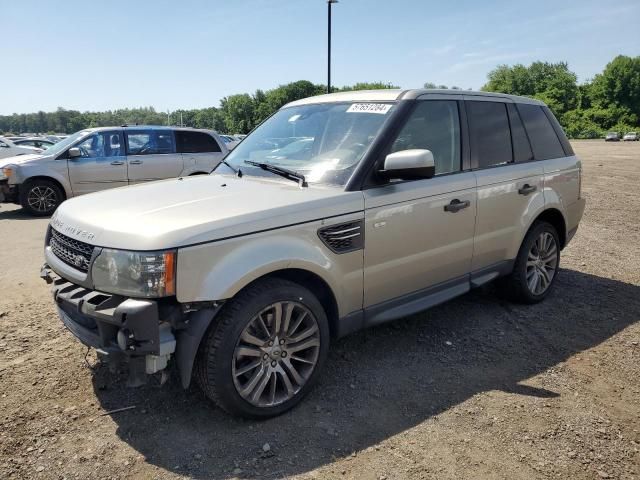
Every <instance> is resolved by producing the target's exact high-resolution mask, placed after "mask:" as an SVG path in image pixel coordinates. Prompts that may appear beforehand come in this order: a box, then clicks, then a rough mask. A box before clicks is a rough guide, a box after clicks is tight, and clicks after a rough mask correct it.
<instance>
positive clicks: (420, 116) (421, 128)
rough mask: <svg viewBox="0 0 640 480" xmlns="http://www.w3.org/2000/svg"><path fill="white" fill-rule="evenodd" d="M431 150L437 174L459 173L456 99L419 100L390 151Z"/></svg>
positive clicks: (458, 125)
mask: <svg viewBox="0 0 640 480" xmlns="http://www.w3.org/2000/svg"><path fill="white" fill-rule="evenodd" d="M410 149H426V150H431V153H433V159H434V161H435V165H436V175H442V174H444V173H453V172H459V171H460V170H461V165H460V158H461V157H460V120H459V116H458V103H457V102H456V101H455V100H424V101H421V102H419V103H418V105H417V106H416V107H415V109H414V111H413V112H412V113H411V116H410V117H409V119H408V120H407V123H405V125H404V127H402V130H401V132H400V134H399V135H398V137H397V138H396V140H395V142H393V145H392V146H391V150H390V152H389V153H393V152H399V151H401V150H410Z"/></svg>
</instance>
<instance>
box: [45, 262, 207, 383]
mask: <svg viewBox="0 0 640 480" xmlns="http://www.w3.org/2000/svg"><path fill="white" fill-rule="evenodd" d="M40 276H41V278H43V279H44V280H45V281H47V283H49V284H51V289H52V294H53V298H54V301H55V303H56V307H57V309H58V314H59V316H60V319H61V320H62V323H64V325H65V326H66V327H67V329H68V330H69V331H70V332H71V333H72V334H73V335H74V336H75V337H76V338H77V339H78V340H80V342H82V343H83V344H84V345H86V346H88V347H92V348H95V349H96V352H97V354H98V357H99V358H100V359H101V360H102V361H104V362H106V363H108V364H110V365H112V366H118V365H120V364H128V368H129V374H130V377H129V383H130V384H132V385H139V384H142V383H144V382H145V374H154V373H157V372H160V371H163V370H164V369H165V368H166V367H167V365H168V363H169V360H170V359H171V357H172V356H175V357H176V362H177V364H178V369H179V371H180V376H181V379H182V384H183V386H184V387H185V388H186V387H187V386H188V385H189V383H190V378H191V370H192V367H193V361H194V359H195V355H196V353H197V349H198V345H199V343H200V340H201V338H202V336H203V335H204V332H205V331H206V328H207V327H208V325H209V323H210V322H211V320H212V319H213V316H214V315H215V313H216V312H217V310H218V308H217V307H214V308H206V309H202V310H200V311H196V312H190V313H184V312H183V311H182V309H181V308H180V305H179V304H178V303H177V302H176V301H175V300H173V299H159V300H147V299H134V298H127V297H123V296H120V295H112V294H108V293H103V292H98V291H95V290H91V289H88V288H85V287H82V286H79V285H76V284H74V283H72V282H69V281H68V280H66V279H64V278H62V277H60V276H59V275H57V274H56V273H55V272H54V271H53V270H51V268H50V267H49V266H48V265H47V264H45V265H44V266H43V267H42V269H41V272H40Z"/></svg>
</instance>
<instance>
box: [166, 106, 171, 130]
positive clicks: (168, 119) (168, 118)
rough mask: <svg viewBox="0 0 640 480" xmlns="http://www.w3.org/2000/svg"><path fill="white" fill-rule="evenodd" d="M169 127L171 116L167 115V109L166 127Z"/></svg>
mask: <svg viewBox="0 0 640 480" xmlns="http://www.w3.org/2000/svg"><path fill="white" fill-rule="evenodd" d="M170 126H171V115H170V114H169V109H168V108H167V127H170Z"/></svg>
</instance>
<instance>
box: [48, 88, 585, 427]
mask: <svg viewBox="0 0 640 480" xmlns="http://www.w3.org/2000/svg"><path fill="white" fill-rule="evenodd" d="M274 137H275V138H274ZM303 139H304V140H305V141H304V142H303V143H304V144H307V143H312V148H311V150H310V152H309V151H308V150H307V149H306V147H303V148H293V149H291V150H290V151H289V152H288V153H285V154H282V155H280V156H278V158H268V157H269V155H271V153H272V152H271V151H270V150H265V149H264V148H263V147H264V146H265V145H269V144H274V143H278V144H281V145H282V149H283V150H284V149H286V148H287V146H286V145H287V144H289V145H290V144H291V143H292V141H297V142H300V141H301V140H303ZM287 140H288V141H287ZM299 146H300V145H298V146H297V147H299ZM281 153H282V152H281ZM301 155H302V156H301ZM250 159H252V160H250ZM240 174H241V175H240ZM581 179H582V166H581V162H580V160H579V159H578V158H577V157H576V155H575V154H574V152H573V150H572V148H571V145H570V144H569V141H568V140H567V138H566V136H565V135H564V133H563V131H562V128H561V127H560V125H559V124H558V122H557V120H556V119H555V117H554V116H553V114H552V113H551V111H550V110H549V109H548V108H547V107H546V105H544V103H542V102H540V101H538V100H535V99H532V98H523V97H516V96H510V95H501V94H490V93H486V92H469V91H455V90H452V91H446V92H443V91H441V90H376V91H362V92H343V93H335V94H329V95H323V96H320V97H316V98H308V99H303V100H299V101H295V102H292V103H290V104H288V105H285V106H284V107H283V108H282V109H280V110H279V111H278V112H276V113H275V114H274V115H272V116H271V117H269V118H268V119H267V120H266V121H265V122H264V123H263V124H261V125H260V126H259V127H258V128H256V129H255V130H254V131H253V132H252V133H251V134H250V135H249V136H248V137H247V138H246V139H245V140H243V141H242V143H240V144H239V145H238V147H236V149H235V150H233V151H232V152H231V153H229V155H228V156H227V157H226V158H225V161H224V162H222V163H220V164H219V165H218V167H217V168H216V170H215V171H214V173H213V174H212V175H209V176H206V177H200V178H198V177H196V178H185V179H183V180H171V181H166V182H158V183H155V184H151V185H142V186H138V187H133V188H128V189H121V190H119V191H110V192H109V191H107V192H100V193H97V194H95V195H89V196H87V197H85V198H77V199H72V200H70V201H68V202H65V203H64V204H62V205H61V206H60V208H59V209H58V210H57V211H56V213H55V216H54V217H53V218H52V219H51V222H50V224H49V228H48V231H47V235H46V239H45V244H44V255H45V261H46V264H45V265H44V266H43V268H42V271H41V276H42V277H43V278H44V279H45V280H47V281H48V282H49V283H50V284H51V286H52V293H53V298H54V299H55V306H56V308H57V309H58V314H59V316H60V319H61V321H62V322H63V323H64V325H66V327H67V328H68V329H69V331H70V332H71V333H72V334H73V335H75V336H76V337H77V338H78V339H79V341H81V342H82V343H84V344H85V345H87V346H90V347H93V348H95V349H97V352H98V355H99V356H100V359H101V360H102V361H103V362H105V363H110V364H111V365H112V366H113V367H114V368H118V367H119V365H122V366H124V365H125V364H126V365H127V366H128V367H129V369H130V370H129V371H130V374H131V380H132V382H134V381H137V382H141V381H142V382H143V381H144V374H156V373H161V374H162V373H166V372H164V369H165V368H167V367H169V366H170V365H171V366H174V365H175V367H176V371H177V372H178V373H179V375H180V379H181V382H182V385H183V386H184V387H185V388H187V387H188V386H189V384H190V383H191V381H192V378H193V379H194V380H195V381H197V382H198V384H199V385H200V387H201V388H202V390H203V391H204V393H205V395H207V396H208V397H209V398H210V399H211V400H213V401H214V402H216V403H217V404H218V405H220V406H221V407H222V408H223V409H225V410H226V411H228V412H231V413H233V414H236V415H243V416H247V417H254V418H255V417H261V418H264V417H271V416H274V415H279V414H281V413H283V412H285V411H286V410H288V409H290V408H292V407H293V406H294V405H296V404H297V403H298V402H299V401H300V400H301V399H302V398H303V397H304V395H305V394H306V393H308V392H309V391H310V389H311V388H312V386H313V384H314V382H315V381H316V380H317V378H318V376H319V372H320V370H321V368H322V365H323V363H324V361H325V359H326V358H327V352H328V349H329V345H330V343H331V342H332V340H333V339H335V338H339V337H341V336H344V335H346V334H349V333H351V332H354V331H357V330H359V329H362V328H365V327H369V326H373V325H379V324H381V323H384V322H388V321H392V320H396V319H399V318H403V317H407V316H409V315H413V314H415V313H417V312H420V311H422V310H425V309H427V308H430V307H432V306H434V305H437V304H439V303H442V302H444V301H447V300H449V299H452V298H454V297H457V296H459V295H462V294H464V293H466V292H468V291H470V290H471V289H472V288H476V287H480V286H481V285H484V284H487V283H488V282H491V281H493V280H500V285H499V290H500V292H502V293H504V294H505V295H508V296H510V297H511V298H512V299H514V300H516V301H518V302H522V303H537V302H540V301H542V300H543V299H544V298H546V297H547V295H548V294H549V293H550V292H551V291H552V290H553V288H554V284H555V283H556V279H557V277H558V274H560V275H562V273H561V272H560V269H559V266H560V265H559V262H560V252H561V250H562V249H563V248H564V247H565V246H566V245H567V244H568V243H569V242H570V241H571V239H572V237H573V235H574V234H575V233H576V230H577V228H578V224H579V222H580V219H581V217H582V214H583V211H584V207H585V200H584V198H583V196H582V192H581V184H582V181H581ZM569 280H570V279H569ZM541 311H542V310H541ZM389 348H399V346H398V345H396V346H394V347H389ZM379 350H380V355H381V356H382V357H384V350H385V347H384V346H381V348H380V349H379ZM470 361H471V362H473V361H474V360H473V359H470ZM488 373H489V374H492V372H488ZM354 374H355V373H354ZM367 381H368V379H366V378H363V379H361V382H360V383H365V382H367ZM479 381H482V380H479ZM364 388H365V390H368V388H367V387H364ZM393 388H412V386H411V385H410V384H409V383H407V384H406V385H402V386H400V387H398V385H395V384H394V385H393ZM123 401H124V399H123ZM186 407H187V408H188V406H186ZM169 408H185V405H179V406H175V405H173V406H170V407H169Z"/></svg>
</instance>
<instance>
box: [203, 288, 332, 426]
mask: <svg viewBox="0 0 640 480" xmlns="http://www.w3.org/2000/svg"><path fill="white" fill-rule="evenodd" d="M328 348H329V327H328V321H327V316H326V314H325V312H324V309H323V308H322V305H321V304H320V302H319V301H318V299H317V298H316V297H315V296H314V295H313V294H312V293H311V292H310V291H309V290H307V289H306V288H304V287H302V286H300V285H298V284H296V283H293V282H290V281H288V280H283V279H278V278H269V279H265V280H260V281H258V282H256V283H255V284H253V285H251V286H249V287H248V288H247V289H245V290H243V291H241V292H240V293H239V294H238V295H237V296H236V297H234V298H233V299H232V300H230V301H229V302H228V303H227V304H226V305H225V306H224V307H223V310H222V311H221V312H220V316H219V317H218V318H217V319H216V323H215V324H214V325H212V327H211V328H210V330H209V332H208V333H207V335H206V337H205V339H204V341H203V343H202V345H201V347H200V351H199V354H198V359H197V365H196V375H197V381H198V383H199V384H200V387H201V388H202V390H203V391H204V393H205V395H207V397H209V398H210V399H212V400H213V401H215V402H216V403H217V404H218V405H219V406H220V407H222V408H223V409H224V410H226V411H227V412H229V413H232V414H235V415H240V416H244V417H251V418H266V417H272V416H276V415H279V414H281V413H283V412H285V411H287V410H289V409H290V408H292V407H294V406H295V405H296V404H297V403H298V402H300V400H302V398H303V397H304V396H305V395H306V394H307V393H308V392H309V390H310V389H311V387H312V385H313V383H314V382H315V380H316V378H317V376H318V373H319V371H320V369H321V367H322V364H323V363H324V360H325V358H326V356H327V351H328Z"/></svg>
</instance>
